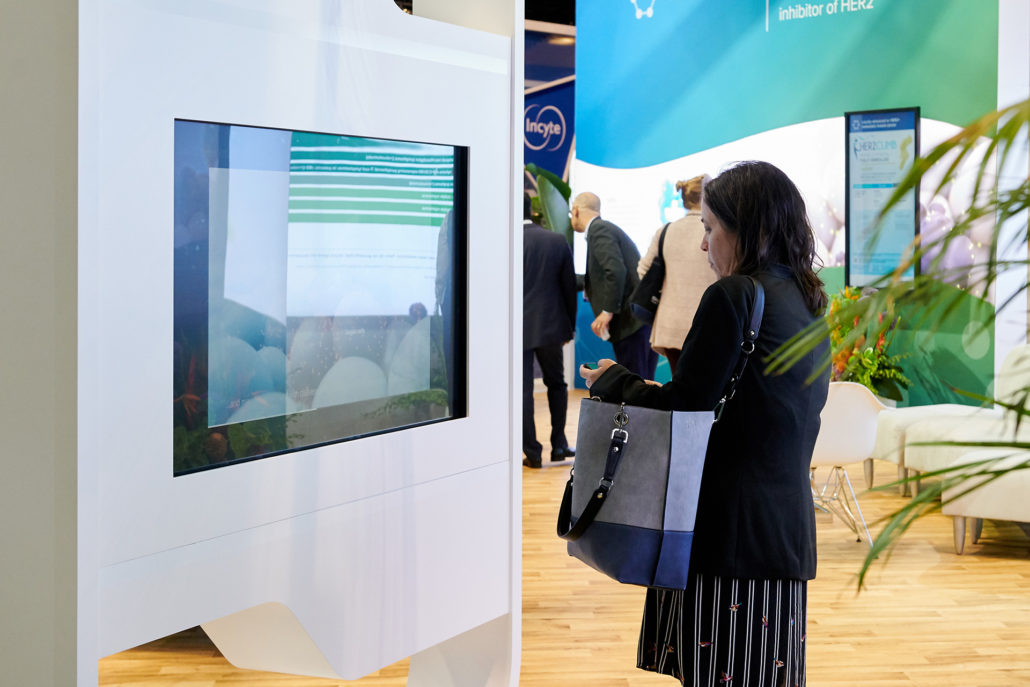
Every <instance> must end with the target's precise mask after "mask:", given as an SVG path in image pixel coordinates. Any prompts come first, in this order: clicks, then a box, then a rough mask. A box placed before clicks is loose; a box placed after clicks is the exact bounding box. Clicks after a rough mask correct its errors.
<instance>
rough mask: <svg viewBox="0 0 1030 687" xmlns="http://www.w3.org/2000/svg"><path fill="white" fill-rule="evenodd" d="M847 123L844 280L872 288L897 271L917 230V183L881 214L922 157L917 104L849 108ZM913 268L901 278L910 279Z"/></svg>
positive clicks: (913, 271)
mask: <svg viewBox="0 0 1030 687" xmlns="http://www.w3.org/2000/svg"><path fill="white" fill-rule="evenodd" d="M844 121H845V144H846V146H847V153H846V155H845V160H846V163H845V172H844V178H845V187H846V193H845V195H844V198H845V200H844V205H845V209H844V216H845V220H844V231H845V235H844V238H845V242H844V246H845V247H844V251H845V260H844V266H845V267H844V273H845V274H844V276H845V283H846V284H848V285H849V286H858V287H862V286H868V285H870V284H873V283H874V282H876V281H877V280H878V279H880V278H881V277H883V276H884V275H886V274H890V273H891V272H893V271H894V270H895V269H896V268H897V267H898V266H899V264H900V263H901V260H902V257H903V256H904V255H905V252H906V251H907V250H908V248H909V246H910V245H911V244H912V241H913V240H914V239H915V237H916V235H917V234H918V233H919V189H918V187H916V188H915V189H913V190H912V191H910V192H908V193H907V194H906V195H905V196H904V198H902V199H901V200H900V201H899V202H898V203H896V204H895V205H894V207H892V208H891V210H890V212H888V213H887V214H886V215H884V216H883V217H882V218H881V217H880V213H881V211H882V210H883V208H884V206H885V205H886V204H887V201H888V199H890V197H891V196H892V195H893V194H894V190H895V189H896V188H897V186H898V184H899V183H900V182H901V180H902V179H904V178H905V177H906V176H907V175H908V173H909V172H910V171H911V170H912V165H913V164H914V162H915V159H916V158H917V157H918V156H919V108H918V107H908V108H901V109H895V110H867V111H864V112H847V113H845V115H844ZM915 274H916V270H915V266H912V267H909V268H908V269H907V270H906V271H905V272H904V273H903V275H902V278H903V279H912V278H913V277H914V276H915Z"/></svg>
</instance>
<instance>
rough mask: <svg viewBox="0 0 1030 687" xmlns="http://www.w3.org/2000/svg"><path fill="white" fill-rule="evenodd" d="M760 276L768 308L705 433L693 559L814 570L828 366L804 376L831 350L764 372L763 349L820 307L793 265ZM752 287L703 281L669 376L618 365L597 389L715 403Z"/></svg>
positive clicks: (773, 573)
mask: <svg viewBox="0 0 1030 687" xmlns="http://www.w3.org/2000/svg"><path fill="white" fill-rule="evenodd" d="M754 276H755V277H756V278H757V279H758V280H759V281H760V282H761V283H762V285H763V287H764V288H765V314H764V317H763V318H762V325H761V329H760V331H759V334H758V341H757V342H756V348H755V352H754V353H753V354H752V355H751V358H750V360H749V362H748V364H747V367H746V368H745V370H744V373H743V374H742V375H741V379H740V382H739V383H738V385H737V390H736V394H735V396H734V397H733V398H732V399H730V400H729V401H728V402H727V404H726V408H725V411H724V412H723V415H722V419H721V420H720V421H719V422H717V423H716V424H715V425H714V427H713V428H712V434H711V437H710V439H709V441H708V452H707V455H706V458H705V466H704V473H703V476H702V478H701V493H700V497H699V501H698V510H697V519H696V524H695V529H694V542H693V549H692V552H691V559H690V566H691V571H692V572H699V573H709V574H713V575H722V576H728V577H736V578H757V579H800V580H808V579H812V578H814V577H815V568H816V548H815V509H814V507H813V504H812V491H811V487H810V485H809V476H808V469H809V464H810V463H811V460H812V449H813V448H814V446H815V438H816V435H817V434H818V433H819V413H820V411H821V410H822V408H823V404H825V403H826V393H827V388H828V384H829V373H828V371H824V372H822V373H820V374H819V376H818V378H817V380H816V381H815V382H813V383H811V384H807V383H806V379H807V378H808V376H809V375H810V374H812V372H813V371H814V370H816V369H817V368H818V367H819V365H820V363H821V362H822V361H823V360H825V359H826V357H827V356H828V355H829V348H828V345H827V344H826V343H825V342H824V344H823V345H822V346H821V347H820V348H819V349H817V350H816V351H813V352H812V353H809V354H808V355H807V356H805V357H804V358H803V359H802V360H801V361H800V362H799V363H798V364H797V365H795V366H794V367H792V368H791V369H790V370H788V371H787V372H786V373H784V374H782V375H770V376H766V375H765V374H764V368H765V363H764V362H763V360H764V359H765V358H766V356H768V355H769V354H770V353H771V352H772V351H773V350H775V349H776V347H777V346H779V345H780V344H782V343H783V342H784V341H786V340H787V339H788V338H790V337H791V336H792V335H794V334H796V333H797V332H798V331H800V330H801V329H802V328H804V327H806V326H807V325H809V324H811V323H812V322H813V321H814V320H815V319H816V316H814V315H812V314H811V313H810V312H809V311H808V309H807V308H806V307H805V303H804V301H803V300H802V296H801V290H800V289H799V288H798V286H797V283H796V282H795V280H794V279H793V277H792V276H791V273H790V271H789V270H788V269H787V268H786V267H780V266H775V267H772V268H769V269H768V270H766V271H763V272H761V273H759V274H756V275H754ZM753 293H754V287H753V286H752V284H751V281H750V280H749V279H747V278H746V277H742V276H730V277H726V278H724V279H720V280H719V281H717V282H716V283H714V284H712V285H711V286H710V287H708V289H707V290H706V291H705V293H704V296H703V297H702V298H701V303H700V305H699V306H698V309H697V315H696V317H695V318H694V324H693V326H692V327H691V329H690V333H689V334H688V335H687V338H686V341H685V342H684V345H683V354H682V356H681V357H680V361H679V365H678V366H677V368H676V374H675V376H674V377H673V379H672V381H670V382H669V383H667V384H665V385H664V386H661V387H658V386H650V385H647V384H644V382H643V381H642V380H641V379H640V378H639V377H637V376H636V375H634V374H631V373H630V372H629V371H627V370H626V369H625V368H623V367H621V366H619V365H615V366H613V367H611V368H609V369H608V370H606V371H605V373H604V374H603V375H601V377H600V378H598V379H597V381H595V382H594V384H593V386H592V387H591V393H592V394H594V395H598V396H600V397H601V398H602V399H603V400H606V401H615V402H618V401H626V402H627V403H629V404H633V405H638V406H645V407H649V408H663V409H667V410H709V409H712V408H714V407H715V405H716V404H717V402H718V400H719V398H720V397H721V396H722V394H723V392H724V390H725V389H726V386H727V383H728V382H729V378H730V376H731V374H732V372H733V370H734V368H735V366H736V364H737V360H738V357H739V354H740V344H741V341H742V332H743V330H744V327H745V326H746V324H747V322H748V319H749V310H750V304H751V298H752V296H753ZM631 447H632V445H630V447H628V448H627V450H629V448H631Z"/></svg>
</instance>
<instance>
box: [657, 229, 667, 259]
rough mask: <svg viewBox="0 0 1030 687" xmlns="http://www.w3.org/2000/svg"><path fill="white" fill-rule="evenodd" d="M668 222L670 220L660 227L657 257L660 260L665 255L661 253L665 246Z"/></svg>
mask: <svg viewBox="0 0 1030 687" xmlns="http://www.w3.org/2000/svg"><path fill="white" fill-rule="evenodd" d="M669 224H670V222H666V223H665V226H664V227H662V234H661V236H659V237H658V257H659V258H661V259H662V260H664V259H665V257H664V256H663V255H662V251H663V249H664V248H665V232H666V231H667V230H668V229H669Z"/></svg>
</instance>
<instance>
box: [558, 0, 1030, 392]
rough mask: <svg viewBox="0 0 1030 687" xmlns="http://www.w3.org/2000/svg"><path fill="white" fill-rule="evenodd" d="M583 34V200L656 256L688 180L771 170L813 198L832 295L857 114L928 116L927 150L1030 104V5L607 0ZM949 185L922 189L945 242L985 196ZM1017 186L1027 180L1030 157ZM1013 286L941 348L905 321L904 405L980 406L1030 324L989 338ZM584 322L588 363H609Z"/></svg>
mask: <svg viewBox="0 0 1030 687" xmlns="http://www.w3.org/2000/svg"><path fill="white" fill-rule="evenodd" d="M644 5H648V6H647V7H644ZM641 9H643V10H645V11H640V10H641ZM576 20H577V30H578V38H577V43H576V50H577V53H576V65H577V73H576V125H577V137H576V159H575V161H574V163H573V167H572V175H571V180H572V186H573V189H574V192H580V191H587V190H589V191H593V192H595V193H597V194H598V195H599V196H600V197H601V199H602V210H603V213H602V214H603V215H604V217H605V218H606V219H608V220H611V221H613V222H615V223H616V224H618V225H619V226H621V227H622V228H623V229H625V230H626V231H627V233H629V235H630V236H631V237H633V239H634V240H635V241H636V243H637V245H638V246H639V247H640V249H641V253H643V252H644V249H646V247H647V246H648V244H649V243H650V241H651V237H652V235H653V234H654V232H655V231H656V230H657V229H659V228H660V227H661V226H662V225H663V224H664V223H665V222H669V221H671V220H674V219H676V218H678V217H681V216H682V215H683V208H682V205H681V202H680V198H679V194H678V193H676V192H675V189H674V184H675V182H676V181H677V180H682V179H689V178H691V177H693V176H695V175H698V174H710V175H713V176H714V175H716V174H718V172H719V171H720V169H722V168H724V167H725V166H727V165H730V164H732V163H733V162H735V161H739V160H748V159H760V160H766V161H768V162H771V163H773V164H775V165H777V166H778V167H780V168H781V169H783V170H784V171H785V172H786V173H787V174H788V175H789V176H790V177H791V178H792V179H793V180H794V182H795V183H796V184H797V185H798V187H799V188H800V189H801V191H802V193H803V195H804V196H805V199H806V203H807V205H808V210H809V215H810V218H811V221H812V227H813V230H814V231H815V234H816V238H817V249H818V254H819V257H820V259H821V261H822V263H823V265H824V266H825V267H824V268H823V270H822V272H821V276H822V277H823V280H824V281H825V283H826V284H827V289H828V291H830V293H835V292H836V291H838V290H839V289H840V288H841V287H843V285H844V260H845V232H844V221H845V192H846V188H845V160H846V146H845V113H846V112H856V111H868V110H882V109H894V108H907V107H917V108H919V112H920V118H921V126H920V127H919V130H918V132H917V134H918V136H919V138H918V139H917V140H918V143H919V145H920V146H921V150H922V151H927V150H929V149H930V148H932V147H933V146H934V145H936V144H937V143H940V142H942V141H943V140H945V139H946V138H948V137H949V136H951V135H953V134H954V133H955V132H957V131H958V130H959V129H960V128H961V127H962V126H964V125H966V124H967V123H969V122H970V121H972V120H974V119H976V118H977V117H978V116H980V115H982V114H984V113H986V112H989V111H991V110H993V109H995V108H996V107H998V106H1001V105H1006V104H1011V103H1013V102H1016V101H1018V100H1021V99H1023V98H1025V97H1027V85H1028V78H1027V74H1026V71H1027V64H1028V62H1030V57H1028V41H1030V25H1028V21H1027V18H1026V8H1025V5H1024V4H1022V3H1018V2H1010V1H1009V0H1000V1H999V2H993V1H992V2H980V1H978V0H947V1H940V0H906V2H903V3H902V2H875V3H874V2H857V1H850V0H830V1H829V2H822V3H796V2H790V1H788V0H779V1H773V2H768V3H764V5H763V3H735V4H734V6H733V9H732V11H728V8H726V7H724V6H723V5H721V4H719V3H710V2H677V3H669V2H660V1H659V2H653V3H625V2H620V1H618V0H601V1H599V2H596V3H590V5H589V6H585V5H584V6H582V7H579V8H577V16H576ZM910 143H911V142H910ZM986 145H987V141H986V140H984V142H983V144H982V147H985V146H986ZM908 150H909V151H912V150H914V147H913V146H909V147H908ZM973 158H974V162H975V158H976V156H975V155H974V156H973ZM899 159H900V158H899ZM910 160H911V155H909V158H908V164H911V162H910ZM942 171H943V170H941V169H935V170H932V172H931V173H930V174H929V175H927V177H925V178H924V181H923V184H922V187H921V191H922V193H921V196H920V198H919V199H918V201H919V202H918V213H919V232H920V233H921V234H922V235H923V238H924V240H933V239H935V238H938V237H940V236H941V235H943V233H944V232H946V231H947V230H948V229H950V228H951V226H952V225H953V224H954V221H955V218H956V217H958V216H960V215H961V214H962V213H963V212H964V211H965V209H966V208H968V206H969V203H970V201H971V199H972V193H973V184H974V180H975V176H976V168H975V165H974V164H969V165H967V167H966V168H964V169H962V170H960V177H959V179H958V181H956V182H955V183H953V184H951V185H950V187H946V188H945V189H943V190H942V191H941V192H940V193H937V194H934V193H933V189H934V188H935V187H936V185H937V184H936V181H937V179H939V178H940V176H939V175H940V174H941V172H942ZM1020 173H1021V174H1022V176H1021V177H1020ZM1013 174H1014V178H1015V179H1019V178H1022V179H1024V180H1025V178H1026V157H1025V155H1024V156H1022V158H1021V166H1020V165H1019V164H1017V165H1016V168H1015V169H1014V171H1013ZM991 176H992V178H993V172H992V174H991ZM993 229H994V226H993V223H992V222H991V221H990V218H985V220H984V221H981V222H979V223H978V224H977V225H976V226H975V227H974V229H973V230H972V232H970V234H969V235H968V236H967V237H966V239H965V240H963V241H956V242H953V243H952V244H951V248H950V251H949V254H948V255H947V256H945V258H944V265H945V266H946V267H948V268H956V269H961V268H963V267H964V266H968V265H970V264H974V263H976V262H982V261H984V260H985V259H986V258H987V257H988V255H987V251H988V245H989V240H990V235H991V232H992V231H993ZM578 238H579V240H580V243H579V245H577V250H576V258H577V261H578V262H577V269H578V271H582V270H583V268H584V262H583V261H584V260H585V252H586V251H585V244H583V243H582V238H581V237H578ZM911 238H912V236H909V240H911ZM906 243H907V242H906ZM853 245H855V244H854V243H853ZM1022 251H1023V253H1024V254H1025V247H1024V248H1023V249H1022ZM1017 252H1018V251H1017ZM1017 281H1018V280H1017ZM960 285H961V286H963V287H965V286H966V283H965V282H964V281H963V282H962V283H961V284H960ZM998 288H999V289H1001V290H1002V291H1003V293H1001V294H998V293H995V292H993V291H991V292H987V293H982V292H979V291H978V290H977V289H976V288H975V286H974V287H973V288H971V289H969V290H968V292H967V298H966V299H965V301H964V302H963V304H962V306H961V307H960V308H959V309H958V311H957V312H956V313H954V314H953V315H952V316H950V317H949V318H948V319H947V321H945V322H944V323H943V326H942V327H941V329H940V331H939V332H937V333H936V334H934V335H933V336H926V335H924V334H922V333H920V332H918V331H914V330H911V329H909V328H908V323H907V321H906V319H905V318H904V317H903V318H902V321H901V322H900V324H899V327H900V329H899V332H898V335H897V338H896V339H895V344H894V346H895V348H894V349H892V352H898V353H910V354H911V356H910V357H909V358H907V359H906V360H905V363H904V368H905V372H906V374H908V375H909V377H911V378H912V380H913V382H914V384H913V385H912V388H911V389H910V390H909V392H908V394H907V396H906V398H905V401H904V403H906V404H914V405H920V404H925V403H933V402H941V401H955V402H963V401H965V402H971V401H969V399H963V398H962V397H960V396H957V395H956V394H955V393H954V392H953V391H952V389H951V388H950V387H952V386H956V387H959V388H963V389H966V390H970V391H974V392H980V393H990V389H991V384H992V379H993V375H994V370H995V369H996V366H997V365H998V364H1000V360H1002V359H1003V358H1004V356H1005V354H1006V353H1007V352H1008V350H1010V349H1011V347H1012V346H1013V345H1015V344H1016V343H1019V342H1021V341H1022V340H1024V338H1025V327H1026V316H1025V312H1023V311H1024V310H1025V308H1021V307H1016V308H1012V309H1011V312H1009V313H1006V316H1005V317H1000V318H999V320H998V322H997V323H996V325H995V326H994V327H993V328H991V327H988V328H987V330H986V331H983V330H982V328H981V327H980V324H981V323H982V322H984V321H985V319H986V318H989V317H990V316H992V315H993V313H994V303H998V302H1000V303H1004V302H1005V301H1006V300H1007V297H1008V295H1009V293H1007V292H1004V290H1005V289H1006V288H1008V287H1007V283H1006V282H1005V281H1004V280H1003V281H1002V283H1001V284H1000V285H999V287H998ZM1023 301H1025V298H1024V299H1023ZM581 310H584V311H585V310H587V309H586V306H585V304H581ZM581 315H582V317H581V318H580V322H579V324H580V326H579V327H578V328H577V360H596V359H598V358H599V357H608V356H610V353H609V352H608V349H606V346H607V344H603V342H601V341H600V340H598V339H596V337H593V335H592V334H591V333H590V331H589V328H588V327H585V326H583V325H584V324H585V323H586V324H588V323H589V319H590V316H589V315H588V314H587V313H586V312H581Z"/></svg>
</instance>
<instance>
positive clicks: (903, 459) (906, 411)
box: [866, 344, 1030, 496]
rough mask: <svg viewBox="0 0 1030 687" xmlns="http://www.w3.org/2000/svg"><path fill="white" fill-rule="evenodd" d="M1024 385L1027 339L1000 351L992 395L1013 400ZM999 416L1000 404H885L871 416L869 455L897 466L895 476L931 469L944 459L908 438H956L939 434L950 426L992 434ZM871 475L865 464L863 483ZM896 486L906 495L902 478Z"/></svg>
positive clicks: (1028, 381)
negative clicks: (1001, 357) (1002, 357)
mask: <svg viewBox="0 0 1030 687" xmlns="http://www.w3.org/2000/svg"><path fill="white" fill-rule="evenodd" d="M1027 386H1030V344H1024V345H1021V346H1017V347H1015V348H1014V349H1012V350H1011V351H1010V352H1009V354H1008V355H1007V356H1005V360H1004V361H1003V362H1002V364H1001V369H1000V371H999V373H998V376H997V379H996V380H995V397H996V398H998V399H1001V400H1009V401H1011V400H1015V399H1017V398H1018V397H1019V395H1020V392H1021V390H1022V389H1023V388H1024V387H1027ZM967 422H972V424H969V425H968V429H967V430H959V429H958V428H959V427H961V426H965V425H966V423H967ZM1003 422H1004V412H1003V410H1002V409H1000V408H981V407H978V406H965V405H959V404H955V403H939V404H934V405H928V406H913V407H911V408H893V409H889V410H887V411H886V412H883V413H881V414H880V417H879V419H878V421H877V428H876V446H875V447H874V449H873V452H872V456H873V458H876V459H879V460H885V461H887V462H890V463H895V464H896V465H897V466H898V479H899V480H900V479H904V478H905V477H906V476H911V475H912V474H915V472H918V471H922V470H931V469H935V468H934V467H933V466H935V465H940V466H941V467H943V466H944V465H945V463H941V462H940V461H939V460H936V459H935V458H933V457H932V456H930V455H929V453H930V452H929V451H927V450H924V449H920V448H918V447H915V446H912V444H914V443H917V442H921V441H939V440H947V438H957V437H954V436H949V437H945V434H948V433H954V432H959V433H960V434H961V436H963V437H966V438H969V437H970V434H971V433H974V434H972V436H976V434H975V432H983V433H986V435H987V436H992V435H997V434H998V433H1000V432H1001V431H1002V429H1003V424H1002V423H1003ZM923 423H930V424H927V425H926V426H925V427H923V428H922V430H916V431H915V432H913V429H914V428H915V427H916V426H917V425H922V424H923ZM962 452H964V451H962V450H960V451H953V452H951V454H950V455H948V456H945V459H946V460H954V459H955V458H957V456H958V455H959V454H961V453H962ZM872 476H873V474H872V469H871V464H870V465H869V466H868V467H867V470H866V482H867V483H868V485H869V486H872ZM899 491H900V492H901V494H902V495H903V496H907V495H908V483H904V484H902V485H901V486H900V487H899Z"/></svg>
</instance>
